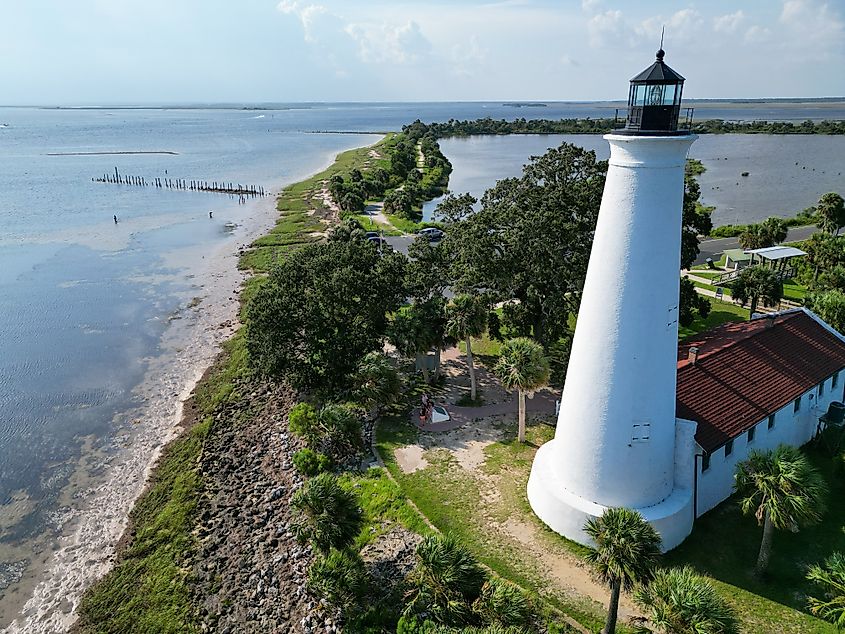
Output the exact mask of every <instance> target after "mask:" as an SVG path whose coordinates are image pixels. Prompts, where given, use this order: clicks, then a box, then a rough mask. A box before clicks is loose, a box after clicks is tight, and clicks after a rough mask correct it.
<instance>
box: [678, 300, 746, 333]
mask: <svg viewBox="0 0 845 634" xmlns="http://www.w3.org/2000/svg"><path fill="white" fill-rule="evenodd" d="M707 299H708V300H709V301H710V306H711V308H710V314H709V315H707V319H700V318H699V319H696V320H695V321H694V322H692V324H690V325H689V326H681V327H680V328H678V337H679V338H681V339H684V338H685V337H689V336H690V335H695V334H698V333H700V332H703V331H705V330H709V329H710V328H715V327H716V326H721V325H722V324H724V323H727V322H729V321H747V320H748V317H749V312H748V309H747V308H743V307H742V306H739V305H737V304H734V303H733V302H731V301H724V302H720V301H719V300H717V299H716V298H714V297H708V298H707Z"/></svg>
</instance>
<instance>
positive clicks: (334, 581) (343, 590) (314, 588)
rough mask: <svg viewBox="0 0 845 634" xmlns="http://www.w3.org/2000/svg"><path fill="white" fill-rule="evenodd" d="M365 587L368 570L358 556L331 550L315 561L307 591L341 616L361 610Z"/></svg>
mask: <svg viewBox="0 0 845 634" xmlns="http://www.w3.org/2000/svg"><path fill="white" fill-rule="evenodd" d="M367 586H368V577H367V570H366V568H365V567H364V562H363V561H362V560H361V556H360V555H359V554H358V553H351V552H348V551H340V550H332V551H331V552H330V553H329V554H328V555H327V556H320V557H317V559H316V560H314V563H313V564H311V568H309V570H308V582H307V585H306V587H307V589H308V591H309V592H311V593H312V594H314V595H316V596H318V597H320V598H321V599H324V600H325V601H326V603H328V604H329V605H330V606H331V607H332V608H334V609H336V610H340V611H341V612H343V613H344V614H349V613H350V612H355V611H357V610H359V609H360V607H361V601H360V599H361V597H363V596H364V594H365V593H366V591H367Z"/></svg>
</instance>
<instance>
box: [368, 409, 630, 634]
mask: <svg viewBox="0 0 845 634" xmlns="http://www.w3.org/2000/svg"><path fill="white" fill-rule="evenodd" d="M515 415H516V411H514V417H515ZM501 432H502V440H501V441H500V442H496V443H493V444H492V445H489V446H488V447H486V448H485V449H484V453H485V456H486V461H485V464H484V466H483V467H482V468H481V469H482V471H483V476H484V477H485V478H490V479H493V482H492V483H491V482H490V481H487V482H485V484H484V485H482V484H481V481H480V480H479V478H477V477H474V476H473V475H471V474H470V473H469V472H468V471H467V470H466V469H465V468H464V467H462V466H461V465H459V464H457V463H456V461H455V459H454V458H453V457H452V454H451V453H450V452H449V451H448V450H446V449H439V448H438V449H433V450H429V451H427V452H426V454H425V458H426V460H427V461H428V466H427V467H426V468H425V469H421V470H419V471H415V472H414V473H403V472H402V470H401V469H400V468H399V466H398V464H397V462H396V459H395V454H394V450H395V449H397V448H399V447H402V446H404V445H407V444H410V443H414V442H416V438H417V431H416V429H414V428H412V427H411V425H410V424H408V422H407V416H400V415H397V416H395V417H392V418H390V419H388V420H386V421H384V422H383V424H381V425H380V426H379V427H378V429H377V434H376V440H377V445H378V449H379V451H380V453H381V456H382V458H383V459H384V461H385V465H386V466H387V469H388V470H389V471H390V473H391V474H392V475H393V477H394V478H396V480H397V481H398V482H399V484H400V485H401V487H402V490H403V491H404V492H405V494H407V495H408V497H409V498H410V499H411V500H413V501H414V503H415V504H416V505H417V506H418V507H419V509H420V511H422V512H423V513H424V514H425V516H426V517H428V519H429V520H430V521H431V522H432V523H433V524H434V525H435V526H436V527H437V528H438V529H439V530H441V531H444V532H450V533H452V534H454V535H455V536H456V537H457V538H458V539H460V541H461V542H462V543H463V544H464V545H465V546H466V547H467V548H469V549H470V550H471V551H472V552H473V554H474V555H475V556H476V557H477V558H478V559H479V561H481V562H482V563H483V564H485V565H486V566H487V567H489V568H490V569H491V570H493V571H494V572H495V573H496V574H498V575H500V576H502V577H505V578H506V579H509V580H511V581H513V582H515V583H517V584H519V585H520V586H522V587H523V588H525V589H527V590H528V591H529V592H531V593H533V594H535V595H536V596H537V597H539V598H540V600H541V603H545V604H546V605H547V606H551V607H552V608H553V609H555V610H560V611H561V612H564V613H566V614H568V615H570V616H571V617H572V618H574V619H576V620H577V621H578V622H580V623H582V624H583V625H585V626H587V627H589V628H592V629H593V630H594V631H598V630H599V629H600V628H601V625H602V624H603V619H604V613H603V608H602V606H600V605H598V604H596V603H593V602H592V601H590V600H589V599H578V598H574V597H571V596H567V595H565V594H563V593H562V592H558V591H556V590H554V589H551V588H550V584H549V582H548V580H547V579H546V578H544V577H543V576H542V574H543V572H544V571H545V572H547V571H548V566H546V565H544V564H543V562H540V561H538V559H537V558H536V557H535V556H534V555H533V554H532V553H531V552H530V551H529V550H528V549H526V548H525V547H524V545H523V544H522V543H520V542H519V540H517V539H515V538H513V537H511V536H510V535H508V534H507V532H506V531H505V530H503V528H502V526H503V524H504V523H506V522H508V521H509V520H510V519H511V518H518V520H519V521H521V522H527V523H530V525H531V528H532V529H533V530H534V531H536V532H537V533H538V534H539V539H540V541H541V547H542V548H544V549H545V548H548V549H550V550H554V549H558V550H560V549H564V550H567V549H569V548H575V547H577V545H575V544H572V543H571V542H569V543H568V544H564V542H565V540H562V539H561V538H560V536H558V535H556V534H554V533H552V532H551V531H550V530H549V529H548V528H546V527H545V525H543V524H542V523H541V522H540V521H539V520H538V519H536V518H535V517H534V515H533V513H531V512H530V508H529V505H528V500H527V498H526V494H525V486H526V484H527V481H528V473H529V471H530V466H531V462H532V461H533V459H534V453H535V452H536V448H537V447H539V446H540V445H541V444H542V443H543V442H545V441H547V440H549V439H550V438H551V437H552V436H553V434H554V429H553V428H552V427H549V426H547V425H538V424H532V425H529V427H528V430H527V435H528V436H527V437H528V442H527V443H525V444H522V443H519V442H516V426H515V424H508V425H503V427H502V429H501ZM482 489H483V490H484V492H490V491H495V492H497V493H498V496H499V498H498V500H497V501H495V502H487V501H485V498H484V496H482ZM577 548H580V547H577ZM577 548H575V549H576V551H577ZM567 552H569V551H568V550H567ZM618 631H619V632H620V633H621V632H625V631H627V630H626V629H625V628H624V627H620V628H619V630H618Z"/></svg>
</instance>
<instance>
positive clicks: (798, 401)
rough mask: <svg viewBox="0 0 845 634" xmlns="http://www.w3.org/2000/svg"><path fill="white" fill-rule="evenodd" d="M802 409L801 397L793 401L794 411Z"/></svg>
mask: <svg viewBox="0 0 845 634" xmlns="http://www.w3.org/2000/svg"><path fill="white" fill-rule="evenodd" d="M800 409H801V397H800V396H799V397H798V398H796V399H795V402H793V403H792V413H793V414H797V413H798V411H799V410H800Z"/></svg>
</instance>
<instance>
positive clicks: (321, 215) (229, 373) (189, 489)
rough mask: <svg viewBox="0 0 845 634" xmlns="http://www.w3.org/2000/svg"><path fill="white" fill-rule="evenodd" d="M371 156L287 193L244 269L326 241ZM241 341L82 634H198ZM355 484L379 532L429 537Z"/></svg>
mask: <svg viewBox="0 0 845 634" xmlns="http://www.w3.org/2000/svg"><path fill="white" fill-rule="evenodd" d="M388 138H389V137H388ZM384 142H385V141H382V142H381V143H384ZM378 146H379V144H377V145H376V146H375V147H378ZM371 149H372V148H371V147H367V148H359V149H355V150H350V151H348V152H344V153H342V154H340V155H339V156H338V158H337V161H336V162H335V163H334V164H333V165H332V166H331V167H330V168H328V169H327V170H325V171H323V172H321V173H320V174H317V175H315V176H313V177H311V178H309V179H307V180H305V181H303V182H301V183H296V184H295V185H291V186H289V187H287V188H285V190H284V191H283V193H282V194H281V195H280V196H279V198H278V205H277V206H278V209H279V212H280V218H279V220H278V222H277V223H276V226H275V227H274V228H273V230H272V231H271V232H270V233H269V234H268V235H266V236H264V237H262V238H259V239H258V240H256V241H255V242H254V243H253V244H252V245H251V247H250V248H249V249H248V250H247V251H246V252H245V253H244V254H243V255H242V257H241V261H240V267H241V268H243V269H250V270H253V271H255V272H259V273H264V272H266V271H268V270H269V269H270V268H271V267H272V266H273V264H274V263H275V262H277V261H278V260H279V259H280V258H281V257H284V255H285V254H286V253H288V252H289V251H290V250H291V249H294V248H297V247H298V246H300V245H303V244H307V243H309V242H311V241H313V240H315V239H319V238H318V237H316V236H314V235H313V234H314V233H315V232H322V231H325V230H326V229H327V227H328V222H329V221H330V220H331V215H330V213H329V210H328V209H326V207H325V206H324V205H323V204H322V201H321V200H319V198H318V194H319V193H320V190H321V189H322V182H323V181H324V180H326V179H328V178H330V177H331V175H332V174H335V173H338V172H342V171H348V170H349V169H351V167H354V166H359V165H363V164H365V163H366V162H367V161H368V160H369V159H370V155H369V152H370V150H371ZM262 279H263V277H262V276H260V275H256V276H253V277H251V278H250V279H249V280H247V282H246V283H245V284H244V286H243V291H242V293H241V302H242V306H243V305H244V304H245V302H247V301H248V300H249V297H251V296H252V294H254V292H255V290H256V289H257V287H258V285H259V284H260V283H261V280H262ZM242 332H243V331H239V332H238V333H237V334H236V335H235V336H234V337H233V338H232V339H231V340H229V341H228V342H226V343H225V344H224V346H223V353H222V354H221V356H220V358H219V359H218V361H217V362H216V363H215V364H214V366H213V367H212V368H211V369H210V370H209V371H208V372H207V373H206V376H205V377H204V378H203V380H201V381H200V383H198V385H197V386H196V388H195V390H194V402H193V404H194V405H195V406H196V412H197V417H196V419H195V420H196V422H195V424H193V425H192V426H191V427H189V428H188V429H185V430H184V431H183V432H182V433H181V434H180V435H179V437H178V438H176V439H175V440H174V441H172V442H171V443H169V444H168V445H167V446H166V447H165V449H164V451H163V452H162V455H161V458H160V459H159V461H158V463H157V465H156V468H155V470H154V472H153V475H152V477H151V479H150V482H149V486H148V488H147V490H146V491H145V492H144V493H143V494H142V495H141V497H139V498H138V500H137V502H136V503H135V506H134V508H133V510H132V512H131V514H130V530H129V531H128V532H127V535H126V537H127V538H128V540H127V545H126V547H125V548H124V549H123V550H122V551H121V552H120V553H119V556H118V561H117V564H116V565H115V567H114V568H113V569H112V570H111V572H109V573H108V574H107V575H106V576H105V577H103V578H102V579H101V580H100V581H98V582H97V583H95V584H94V585H93V586H92V587H91V588H90V589H89V590H88V591H87V592H86V593H85V595H84V596H83V600H82V603H81V605H80V609H79V616H80V618H79V622H78V623H77V625H76V629H77V631H79V632H83V633H85V634H88V633H95V632H96V633H99V632H104V633H105V632H130V631H131V632H156V633H157V634H159V633H160V634H169V633H173V634H176V633H180V634H181V633H191V632H198V631H199V625H198V623H199V619H198V617H197V614H196V610H195V607H194V605H193V597H192V587H191V586H192V576H191V572H190V561H191V559H192V558H193V556H194V555H195V554H196V553H197V550H198V544H197V539H196V536H195V535H194V527H195V526H196V522H197V504H198V500H199V497H200V495H201V492H202V477H201V474H200V473H199V470H198V466H199V459H200V456H201V454H202V451H203V447H204V445H205V442H206V440H207V439H208V437H209V434H211V433H212V426H213V424H214V423H213V417H212V414H213V412H215V411H216V410H217V408H219V407H220V406H221V405H224V404H226V403H229V402H237V401H238V400H239V399H240V398H241V394H240V393H239V392H238V390H237V385H238V383H239V382H241V380H242V379H244V378H245V377H246V376H247V375H248V369H247V362H246V348H245V345H244V339H243V336H242ZM189 409H190V408H186V411H188V410H189ZM352 484H353V486H356V487H362V488H363V489H364V490H365V491H366V492H367V493H368V494H372V495H367V496H363V497H365V498H366V499H367V508H366V510H367V512H368V513H369V517H372V518H375V519H374V520H373V521H374V522H375V521H401V522H403V523H405V524H406V525H408V526H409V527H414V529H415V530H417V529H418V528H419V530H422V529H421V527H418V526H417V525H416V524H415V522H414V519H413V516H412V515H411V513H410V511H409V510H408V509H407V508H404V507H403V506H402V504H403V503H402V502H401V499H400V498H397V497H396V495H395V491H392V490H391V488H390V487H391V486H393V487H395V485H392V484H391V483H390V482H389V481H388V480H386V479H382V478H377V477H375V476H369V477H363V478H359V479H358V481H357V482H354V483H352ZM417 521H418V522H421V520H417ZM422 526H424V524H422Z"/></svg>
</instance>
